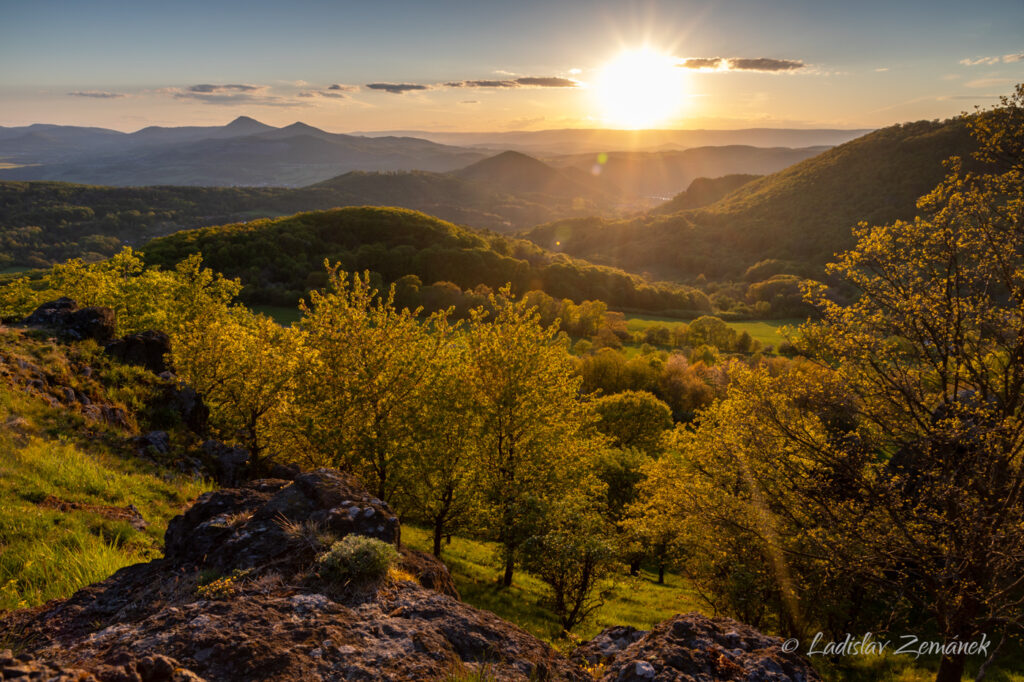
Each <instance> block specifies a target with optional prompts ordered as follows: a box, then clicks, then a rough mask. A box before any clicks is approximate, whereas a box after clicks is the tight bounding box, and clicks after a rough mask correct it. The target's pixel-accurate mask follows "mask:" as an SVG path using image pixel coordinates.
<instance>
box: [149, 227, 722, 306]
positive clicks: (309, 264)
mask: <svg viewBox="0 0 1024 682" xmlns="http://www.w3.org/2000/svg"><path fill="white" fill-rule="evenodd" d="M196 253H202V254H203V258H204V261H205V262H206V264H207V265H208V266H210V267H212V268H213V269H214V270H216V271H218V272H221V273H224V274H225V275H227V276H229V277H238V278H240V279H241V281H242V282H243V283H244V284H245V289H244V290H243V292H242V298H243V300H245V301H246V302H248V303H264V304H274V305H291V304H294V303H295V302H296V301H297V300H298V299H299V298H300V297H302V296H303V295H304V294H305V292H307V291H308V290H309V289H315V288H318V287H320V286H322V285H323V282H320V281H315V280H316V276H317V275H319V273H321V272H322V270H321V267H322V264H323V261H324V259H325V258H326V259H328V260H330V261H331V262H337V263H340V264H341V265H342V268H343V269H345V270H348V271H356V272H361V271H364V270H370V271H371V272H374V273H376V274H377V275H378V276H379V277H380V278H381V279H382V280H383V281H384V282H396V281H397V280H399V279H401V278H405V277H407V276H410V275H414V276H416V277H417V278H418V280H419V282H421V283H423V282H426V283H431V284H430V286H421V285H416V286H413V287H409V288H408V290H405V291H404V295H405V298H403V301H402V303H403V305H409V306H410V307H416V306H418V305H423V306H424V307H426V308H428V309H430V310H441V309H445V308H447V307H449V306H450V305H458V304H459V303H460V300H459V299H461V297H463V296H465V293H464V292H469V291H472V290H473V289H474V288H476V287H478V286H480V285H485V286H486V287H489V288H490V289H491V290H497V289H499V288H501V287H502V286H504V285H505V284H506V283H511V284H512V289H513V290H514V291H515V292H517V293H524V292H526V291H529V290H530V289H543V290H544V291H545V292H547V293H548V294H550V295H551V296H555V297H558V298H559V299H562V298H568V299H572V300H575V301H581V300H584V299H588V298H589V299H597V300H600V301H604V302H605V303H607V304H608V305H611V306H619V307H626V308H636V309H642V310H673V309H675V310H690V311H694V312H697V313H699V312H702V311H703V312H709V311H710V309H711V308H710V303H709V302H708V300H707V298H706V297H705V296H704V295H703V294H701V293H700V292H698V291H695V290H693V289H690V288H688V287H683V286H680V285H676V284H668V283H652V282H648V281H646V280H644V279H643V278H641V277H639V276H637V275H631V274H627V273H625V272H623V271H621V270H615V269H612V268H607V267H601V266H596V265H590V264H589V263H585V262H582V261H577V260H573V259H571V258H569V257H567V256H564V255H560V254H555V253H551V252H549V251H544V250H543V249H540V248H538V247H537V246H535V245H534V244H531V243H530V242H527V241H525V240H521V239H513V238H509V237H504V236H501V235H497V234H490V233H482V232H472V231H470V230H467V229H464V228H461V227H457V226H456V225H453V224H451V223H446V222H444V221H442V220H438V219H436V218H432V217H430V216H427V215H424V214H422V213H417V212H416V211H409V210H403V209H397V208H373V207H359V208H342V209H335V210H331V211H322V212H315V213H300V214H298V215H295V216H291V217H289V218H281V219H277V220H256V221H251V222H248V223H240V224H234V225H223V226H221V227H211V228H205V229H200V230H190V231H185V232H180V233H178V234H175V235H171V236H169V237H164V238H161V239H157V240H154V241H152V242H150V243H149V244H148V245H147V246H146V257H147V260H148V261H149V262H150V263H157V264H161V265H163V266H165V267H169V266H170V265H172V264H174V263H177V262H179V261H180V260H182V259H184V258H186V257H187V256H189V255H192V254H196ZM311 277H312V278H313V281H311V279H310V278H311ZM407 281H408V280H407ZM437 283H446V286H439V285H438V284H437ZM452 285H454V288H456V289H458V290H459V291H458V292H453V291H452ZM399 293H403V292H399ZM435 299H439V300H435ZM453 299H454V300H453ZM475 305H476V302H473V303H472V304H470V305H463V306H461V307H462V308H463V309H464V310H466V311H467V312H468V309H469V308H472V307H475Z"/></svg>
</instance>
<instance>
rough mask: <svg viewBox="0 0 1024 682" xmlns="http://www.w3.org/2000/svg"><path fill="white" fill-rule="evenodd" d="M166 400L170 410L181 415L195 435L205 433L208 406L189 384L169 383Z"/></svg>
mask: <svg viewBox="0 0 1024 682" xmlns="http://www.w3.org/2000/svg"><path fill="white" fill-rule="evenodd" d="M167 401H168V403H169V406H170V408H171V409H172V410H174V411H175V412H177V413H178V414H179V415H181V420H182V422H184V423H185V425H186V426H187V427H188V428H189V429H190V430H191V431H192V433H195V434H197V435H200V436H203V435H206V432H207V428H208V424H209V420H210V408H208V407H207V406H206V403H204V402H203V399H202V398H201V397H200V396H199V394H198V393H196V392H195V390H194V389H193V388H192V387H191V386H186V385H184V384H182V385H179V386H173V385H171V386H170V387H169V388H168V394H167Z"/></svg>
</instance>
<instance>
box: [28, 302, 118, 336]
mask: <svg viewBox="0 0 1024 682" xmlns="http://www.w3.org/2000/svg"><path fill="white" fill-rule="evenodd" d="M24 324H26V325H28V326H30V327H45V328H49V329H52V330H53V331H54V332H56V333H57V335H58V336H60V337H62V338H65V339H68V340H71V341H81V340H83V339H95V340H96V341H99V342H100V343H106V342H107V341H110V340H111V339H112V338H114V331H115V329H116V327H117V325H116V321H115V318H114V311H113V310H111V309H110V308H101V307H98V306H90V307H87V308H79V307H78V304H77V303H75V302H74V301H73V300H71V299H70V298H67V297H62V298H58V299H56V300H54V301H48V302H47V303H44V304H42V305H41V306H39V307H38V308H36V309H35V311H34V312H33V313H32V314H31V315H29V316H28V317H26V318H25V320H24Z"/></svg>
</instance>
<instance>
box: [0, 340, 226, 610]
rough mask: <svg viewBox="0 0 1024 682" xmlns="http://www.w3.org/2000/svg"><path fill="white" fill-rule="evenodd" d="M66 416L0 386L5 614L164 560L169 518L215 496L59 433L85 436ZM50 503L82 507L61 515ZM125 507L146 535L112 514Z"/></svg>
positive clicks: (0, 588)
mask: <svg viewBox="0 0 1024 682" xmlns="http://www.w3.org/2000/svg"><path fill="white" fill-rule="evenodd" d="M10 352H11V348H10V347H6V348H5V349H4V353H5V354H7V353H10ZM65 418H66V416H65V415H64V411H63V410H60V409H55V408H52V407H49V406H47V405H45V404H44V403H43V402H42V401H40V400H38V399H34V398H31V397H29V396H28V395H26V394H24V393H22V392H20V391H18V390H15V389H12V388H8V387H6V386H2V385H0V452H2V453H3V455H2V456H0V546H2V547H3V551H2V552H0V610H2V609H12V608H23V607H27V606H36V605H39V604H42V603H43V602H46V601H48V600H50V599H58V598H65V597H68V596H70V595H71V594H72V593H73V592H75V591H77V590H78V589H81V588H82V587H85V586H86V585H89V584H92V583H95V582H98V581H100V580H103V579H105V578H107V577H108V576H110V575H111V574H112V573H114V572H115V571H116V570H118V569H120V568H122V567H124V566H128V565H130V564H133V563H137V562H139V561H146V560H148V559H150V558H154V557H156V556H159V554H160V547H161V545H162V539H163V532H164V529H165V528H166V524H167V521H168V520H170V518H171V517H172V516H174V515H176V514H178V513H179V511H180V508H181V505H183V504H185V503H186V502H187V501H189V500H191V499H193V498H194V497H196V496H197V495H199V494H200V493H202V492H206V491H207V490H209V486H208V485H207V484H205V483H203V482H201V481H194V480H191V479H188V478H184V477H179V476H168V475H166V473H165V472H161V471H158V470H157V469H156V468H155V467H152V466H147V465H144V464H143V463H141V462H140V461H139V460H137V459H133V458H127V457H123V456H121V453H120V452H118V450H117V449H116V447H115V446H113V445H112V444H108V443H107V442H106V441H104V440H103V439H102V438H98V437H96V436H95V435H94V436H93V437H92V438H89V439H84V440H83V442H82V443H77V442H73V441H72V440H71V439H70V438H67V437H61V436H59V435H55V434H60V433H68V432H70V433H80V432H82V431H84V429H82V426H81V424H77V425H75V424H67V423H64V420H65ZM114 442H115V443H117V442H120V439H117V440H116V441H114ZM47 500H61V501H64V502H66V503H73V504H74V505H76V506H75V508H70V509H67V510H63V511H62V510H61V509H58V508H57V507H58V506H59V505H54V504H50V503H47V502H46V501H47ZM128 505H134V506H135V507H136V508H137V509H138V510H139V512H140V513H141V515H142V516H143V518H144V519H145V520H146V521H147V523H148V524H149V525H148V526H147V528H146V529H145V530H143V531H139V530H136V529H134V528H133V527H132V526H130V525H128V523H127V522H125V521H119V520H112V519H111V518H108V517H110V516H111V513H110V512H109V511H108V510H109V509H116V508H125V507H127V506H128Z"/></svg>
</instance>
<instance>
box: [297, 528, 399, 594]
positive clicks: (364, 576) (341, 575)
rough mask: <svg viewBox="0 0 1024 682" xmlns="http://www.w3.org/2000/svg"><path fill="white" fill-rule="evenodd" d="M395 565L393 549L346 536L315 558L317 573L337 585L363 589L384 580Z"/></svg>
mask: <svg viewBox="0 0 1024 682" xmlns="http://www.w3.org/2000/svg"><path fill="white" fill-rule="evenodd" d="M396 561H398V550H396V549H395V547H394V545H391V544H389V543H387V542H384V541H382V540H378V539H377V538H370V537H366V536H364V535H346V536H345V537H343V538H342V539H341V540H338V541H337V542H335V543H334V544H333V545H331V547H330V549H328V550H327V551H326V552H324V553H322V554H320V555H319V556H318V557H317V558H316V572H317V574H318V575H319V576H320V577H321V578H323V579H324V580H327V581H329V582H331V583H333V584H335V585H339V586H343V587H351V588H361V587H367V586H370V585H374V584H376V583H379V582H380V581H382V580H384V578H385V577H387V575H388V569H390V568H391V566H392V565H393V564H394V563H395V562H396Z"/></svg>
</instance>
